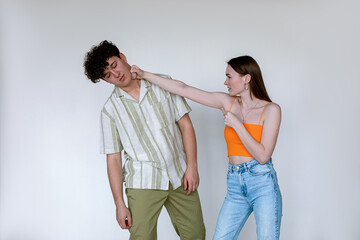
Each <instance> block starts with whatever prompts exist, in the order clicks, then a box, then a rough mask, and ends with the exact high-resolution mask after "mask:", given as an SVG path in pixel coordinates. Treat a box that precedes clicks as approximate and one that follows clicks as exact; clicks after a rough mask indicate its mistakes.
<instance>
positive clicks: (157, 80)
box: [143, 71, 187, 97]
mask: <svg viewBox="0 0 360 240" xmlns="http://www.w3.org/2000/svg"><path fill="white" fill-rule="evenodd" d="M143 78H144V79H146V80H148V81H149V82H151V83H153V84H155V85H157V86H159V87H161V88H163V89H165V90H166V91H168V92H171V93H174V94H177V95H180V96H183V97H184V96H185V94H184V91H183V90H184V89H185V88H186V87H187V85H186V84H185V83H183V82H181V81H178V80H173V79H169V78H164V77H160V76H158V75H156V74H153V73H150V72H145V71H144V75H143Z"/></svg>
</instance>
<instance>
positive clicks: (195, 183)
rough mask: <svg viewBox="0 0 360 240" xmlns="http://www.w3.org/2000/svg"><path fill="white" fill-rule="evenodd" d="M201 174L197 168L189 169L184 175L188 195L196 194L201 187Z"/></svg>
mask: <svg viewBox="0 0 360 240" xmlns="http://www.w3.org/2000/svg"><path fill="white" fill-rule="evenodd" d="M199 181H200V180H199V173H198V170H197V168H195V167H188V168H187V169H186V172H185V175H184V190H187V193H186V195H189V194H190V193H192V192H195V191H196V189H197V188H198V187H199Z"/></svg>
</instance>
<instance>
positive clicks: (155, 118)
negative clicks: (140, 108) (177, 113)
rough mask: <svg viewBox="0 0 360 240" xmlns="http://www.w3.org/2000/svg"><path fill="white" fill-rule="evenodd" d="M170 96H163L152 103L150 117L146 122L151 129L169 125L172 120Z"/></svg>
mask: <svg viewBox="0 0 360 240" xmlns="http://www.w3.org/2000/svg"><path fill="white" fill-rule="evenodd" d="M171 106H172V105H171V98H167V97H164V98H163V99H160V100H159V101H157V102H154V103H153V104H152V114H151V116H152V117H151V119H148V124H149V127H150V128H151V129H154V130H159V129H163V128H166V127H167V126H169V124H170V122H171V121H174V114H173V111H172V107H171Z"/></svg>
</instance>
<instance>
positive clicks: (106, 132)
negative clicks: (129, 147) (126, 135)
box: [100, 108, 123, 154]
mask: <svg viewBox="0 0 360 240" xmlns="http://www.w3.org/2000/svg"><path fill="white" fill-rule="evenodd" d="M122 150H123V145H122V143H121V140H120V136H119V132H118V130H117V127H116V123H115V119H114V118H113V117H112V116H111V115H110V114H109V112H108V111H107V110H106V109H105V108H104V109H103V110H102V111H101V117H100V153H102V154H110V153H118V152H121V151H122Z"/></svg>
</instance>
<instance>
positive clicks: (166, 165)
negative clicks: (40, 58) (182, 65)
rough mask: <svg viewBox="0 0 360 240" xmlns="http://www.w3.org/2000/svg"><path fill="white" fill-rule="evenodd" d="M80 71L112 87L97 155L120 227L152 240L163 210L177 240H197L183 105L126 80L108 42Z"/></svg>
mask: <svg viewBox="0 0 360 240" xmlns="http://www.w3.org/2000/svg"><path fill="white" fill-rule="evenodd" d="M84 67H85V74H86V75H87V77H88V78H89V79H90V80H91V81H92V82H94V83H96V82H98V81H99V79H103V80H104V81H106V82H108V83H110V84H113V85H115V88H114V91H113V92H112V94H111V95H110V97H109V99H108V100H107V102H106V103H105V105H104V107H103V109H102V111H101V152H102V153H104V154H106V156H107V169H108V176H109V182H110V187H111V191H112V194H113V197H114V201H115V205H116V219H117V221H118V223H119V225H120V227H121V228H123V229H129V231H130V239H141V240H143V239H149V240H153V239H156V238H157V231H156V229H157V220H158V216H159V214H160V211H161V209H162V206H165V207H166V209H167V211H168V213H169V215H170V218H171V221H172V224H173V226H174V228H175V230H176V232H177V234H178V235H179V236H180V238H181V239H188V240H196V239H205V227H204V223H203V217H202V211H201V206H200V200H199V196H198V192H197V187H198V184H199V175H198V169H197V153H196V139H195V133H194V129H193V126H192V123H191V120H190V117H189V115H188V113H189V112H190V111H191V109H190V107H189V106H188V104H187V103H186V101H185V99H184V98H182V97H180V96H177V95H173V94H170V93H169V92H166V91H165V90H163V89H161V88H159V87H157V86H155V85H152V84H151V83H150V82H148V81H145V80H134V79H135V77H136V76H132V74H131V73H130V65H129V64H128V63H127V60H126V57H125V55H124V54H122V53H120V52H119V49H118V48H117V47H116V46H115V45H114V44H112V43H111V42H108V41H103V42H101V43H100V44H99V45H98V46H93V47H92V49H91V50H90V51H89V52H88V53H87V55H86V57H85V62H84ZM123 162H124V167H123V169H122V163H123ZM123 180H124V181H125V186H126V195H127V198H128V208H127V207H126V205H125V202H124V199H123Z"/></svg>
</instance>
